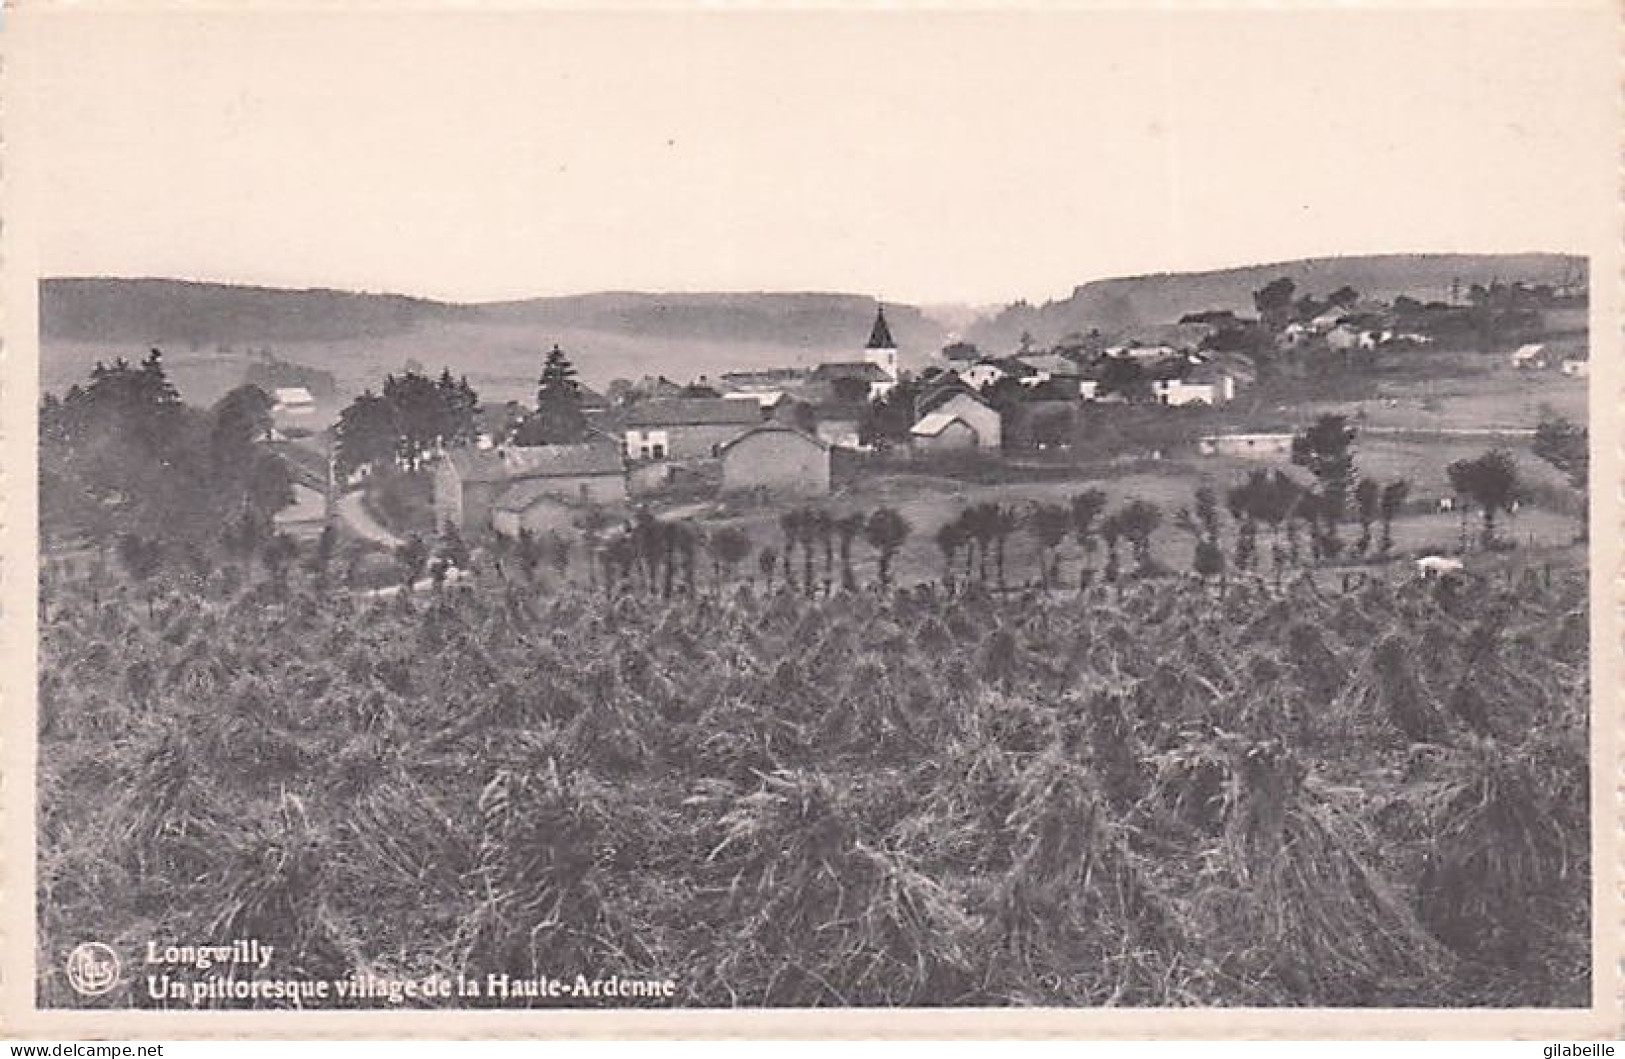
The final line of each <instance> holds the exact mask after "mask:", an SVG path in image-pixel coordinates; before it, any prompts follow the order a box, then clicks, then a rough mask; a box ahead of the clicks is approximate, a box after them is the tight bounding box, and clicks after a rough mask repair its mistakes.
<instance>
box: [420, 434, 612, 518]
mask: <svg viewBox="0 0 1625 1059" xmlns="http://www.w3.org/2000/svg"><path fill="white" fill-rule="evenodd" d="M625 500H626V465H625V461H624V460H623V459H622V458H621V454H620V452H619V451H617V450H616V448H615V446H614V445H613V444H610V443H608V442H605V441H595V442H588V443H585V444H580V445H537V446H525V447H522V446H511V447H508V448H503V449H489V450H485V449H455V450H453V451H451V452H448V453H447V454H446V455H445V456H444V457H443V458H442V459H441V460H440V461H439V463H438V465H437V466H436V467H435V472H434V516H435V524H436V525H438V526H444V525H446V524H447V523H450V524H452V525H454V526H456V527H457V528H458V530H459V531H460V532H463V533H475V532H480V531H483V530H486V529H491V528H497V527H496V518H495V517H494V514H495V513H496V512H498V511H500V512H502V513H503V516H502V521H503V522H504V524H507V525H511V526H514V527H516V528H514V530H513V532H515V533H517V532H518V530H517V526H521V525H525V524H526V521H527V518H529V519H530V520H535V519H536V518H538V517H539V516H538V515H537V514H535V513H530V514H527V512H530V509H531V508H532V507H533V506H536V505H539V504H542V502H543V501H546V502H547V503H549V504H554V505H556V504H558V503H561V502H562V503H565V504H569V505H574V506H580V505H586V504H616V503H621V502H623V501H625ZM550 517H551V516H550Z"/></svg>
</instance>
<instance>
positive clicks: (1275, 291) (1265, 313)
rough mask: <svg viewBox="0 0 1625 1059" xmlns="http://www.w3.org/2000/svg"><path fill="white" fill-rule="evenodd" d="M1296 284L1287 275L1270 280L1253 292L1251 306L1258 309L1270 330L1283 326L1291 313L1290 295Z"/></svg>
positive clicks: (1294, 290) (1295, 288)
mask: <svg viewBox="0 0 1625 1059" xmlns="http://www.w3.org/2000/svg"><path fill="white" fill-rule="evenodd" d="M1296 290H1297V284H1295V283H1293V282H1292V280H1291V279H1290V278H1289V277H1287V276H1282V277H1280V278H1279V279H1274V280H1271V281H1270V282H1269V283H1266V284H1265V285H1264V286H1263V287H1262V288H1260V289H1259V290H1256V291H1254V292H1253V307H1254V308H1256V309H1257V310H1258V315H1259V317H1260V318H1261V319H1262V320H1263V321H1264V326H1266V327H1268V328H1270V329H1271V330H1276V331H1278V330H1280V329H1281V328H1283V327H1285V326H1286V325H1287V323H1288V322H1289V321H1290V319H1291V315H1292V295H1293V294H1294V292H1296Z"/></svg>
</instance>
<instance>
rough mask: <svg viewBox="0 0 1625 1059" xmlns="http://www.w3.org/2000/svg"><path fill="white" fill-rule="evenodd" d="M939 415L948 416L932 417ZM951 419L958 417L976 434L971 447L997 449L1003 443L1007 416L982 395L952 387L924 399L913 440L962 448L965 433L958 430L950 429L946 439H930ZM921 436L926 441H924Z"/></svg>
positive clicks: (926, 444)
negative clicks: (961, 442)
mask: <svg viewBox="0 0 1625 1059" xmlns="http://www.w3.org/2000/svg"><path fill="white" fill-rule="evenodd" d="M938 395H940V397H939V396H938ZM938 415H940V416H945V417H947V418H946V419H941V420H938V419H933V418H932V417H933V416H938ZM949 419H958V420H959V421H960V422H962V423H964V425H965V426H966V427H968V428H969V429H970V431H971V433H972V434H973V435H974V440H973V441H972V443H971V446H970V447H973V448H983V449H997V448H1000V447H1001V446H1003V444H1004V418H1003V417H1002V416H1001V415H999V413H998V411H997V410H996V409H995V408H993V406H991V405H989V404H988V403H987V402H986V401H984V400H982V399H981V398H979V397H976V396H974V395H972V394H969V393H966V392H964V391H962V390H955V389H950V388H944V389H942V390H939V391H937V394H934V395H933V396H932V398H931V399H930V400H928V401H922V402H921V408H920V419H919V421H918V422H916V423H915V424H914V429H913V430H912V431H911V433H912V434H913V441H914V443H915V444H916V445H923V446H924V447H927V448H932V447H937V448H958V447H963V446H961V445H960V444H959V441H960V439H961V438H962V437H963V433H962V432H961V431H959V430H957V429H955V430H953V431H951V433H950V437H949V440H948V441H947V442H937V441H933V440H929V439H934V438H936V437H937V436H938V435H939V434H940V433H941V432H942V430H944V429H945V428H946V427H947V423H948V420H949ZM922 439H927V440H924V441H923V442H922Z"/></svg>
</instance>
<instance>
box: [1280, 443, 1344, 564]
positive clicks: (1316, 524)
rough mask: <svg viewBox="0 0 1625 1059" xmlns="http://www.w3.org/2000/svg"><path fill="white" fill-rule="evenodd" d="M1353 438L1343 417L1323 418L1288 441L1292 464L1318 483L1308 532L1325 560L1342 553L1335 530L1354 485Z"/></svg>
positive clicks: (1341, 518)
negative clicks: (1316, 496) (1313, 477)
mask: <svg viewBox="0 0 1625 1059" xmlns="http://www.w3.org/2000/svg"><path fill="white" fill-rule="evenodd" d="M1354 437H1355V429H1354V428H1353V427H1352V426H1350V425H1349V422H1348V419H1347V418H1346V417H1344V416H1340V415H1323V416H1321V417H1320V418H1319V419H1317V420H1316V421H1315V423H1314V425H1313V426H1311V427H1309V428H1308V429H1307V430H1305V431H1304V432H1303V433H1302V434H1299V435H1297V436H1295V437H1294V438H1293V439H1292V462H1293V463H1294V464H1296V465H1297V466H1299V467H1304V468H1306V469H1308V471H1309V473H1310V474H1312V475H1314V476H1315V479H1316V480H1317V481H1318V482H1319V483H1320V496H1319V499H1318V501H1317V503H1316V504H1315V508H1314V511H1315V515H1316V516H1317V517H1316V518H1315V519H1314V521H1313V522H1312V524H1311V530H1312V531H1314V532H1315V533H1316V551H1317V553H1318V554H1320V555H1323V556H1326V557H1328V558H1331V557H1335V556H1336V555H1337V554H1338V552H1340V551H1341V550H1342V542H1341V541H1339V540H1338V536H1337V527H1338V524H1339V523H1340V522H1342V520H1343V514H1344V511H1345V509H1346V508H1347V506H1348V496H1349V493H1350V491H1351V489H1352V487H1353V483H1354Z"/></svg>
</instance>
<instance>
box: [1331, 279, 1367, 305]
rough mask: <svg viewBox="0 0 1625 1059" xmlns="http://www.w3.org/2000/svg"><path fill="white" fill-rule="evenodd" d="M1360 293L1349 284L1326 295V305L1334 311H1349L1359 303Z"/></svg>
mask: <svg viewBox="0 0 1625 1059" xmlns="http://www.w3.org/2000/svg"><path fill="white" fill-rule="evenodd" d="M1359 300H1360V292H1359V291H1357V290H1355V289H1354V288H1353V287H1350V286H1349V285H1348V284H1344V285H1343V286H1341V287H1339V288H1337V289H1336V290H1334V291H1332V292H1331V293H1330V294H1328V295H1326V304H1327V305H1330V306H1331V307H1332V308H1334V309H1349V308H1353V306H1354V305H1355V304H1356V303H1357V302H1359Z"/></svg>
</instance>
